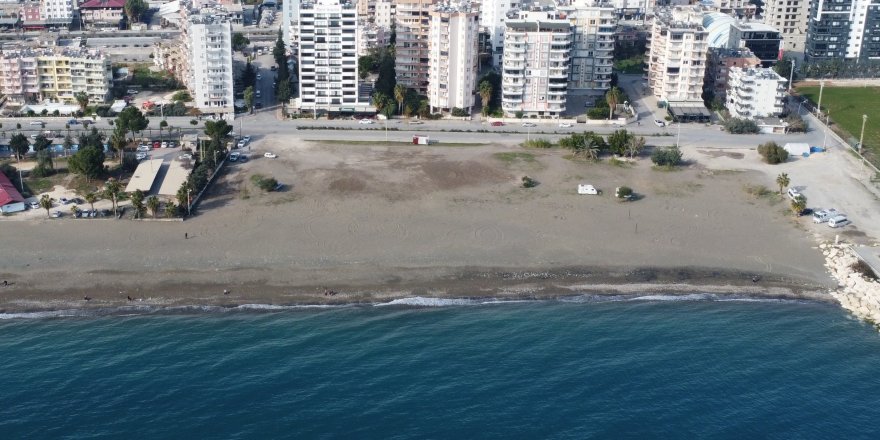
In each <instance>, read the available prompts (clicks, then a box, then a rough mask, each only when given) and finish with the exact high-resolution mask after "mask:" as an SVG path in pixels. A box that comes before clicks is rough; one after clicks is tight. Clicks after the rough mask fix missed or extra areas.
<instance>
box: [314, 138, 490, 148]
mask: <svg viewBox="0 0 880 440" xmlns="http://www.w3.org/2000/svg"><path fill="white" fill-rule="evenodd" d="M305 141H306V142H314V143H319V144H342V145H373V146H380V147H403V146H412V145H413V143H412V142H404V141H387V142H386V141H349V140H340V139H327V140H321V139H305ZM486 145H489V144H488V143H486V142H438V143H435V144H430V146H432V147H483V146H486Z"/></svg>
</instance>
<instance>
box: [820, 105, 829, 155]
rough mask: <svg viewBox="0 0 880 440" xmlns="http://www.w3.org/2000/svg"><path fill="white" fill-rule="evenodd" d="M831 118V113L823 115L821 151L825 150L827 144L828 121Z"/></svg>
mask: <svg viewBox="0 0 880 440" xmlns="http://www.w3.org/2000/svg"><path fill="white" fill-rule="evenodd" d="M829 118H831V112H828V113H826V114H825V135H824V136H823V137H822V149H823V150H827V149H828V148H827V142H828V119H829Z"/></svg>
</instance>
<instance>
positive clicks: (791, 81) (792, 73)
mask: <svg viewBox="0 0 880 440" xmlns="http://www.w3.org/2000/svg"><path fill="white" fill-rule="evenodd" d="M792 83H794V58H792V59H791V73H790V74H789V75H788V93H791V85H792Z"/></svg>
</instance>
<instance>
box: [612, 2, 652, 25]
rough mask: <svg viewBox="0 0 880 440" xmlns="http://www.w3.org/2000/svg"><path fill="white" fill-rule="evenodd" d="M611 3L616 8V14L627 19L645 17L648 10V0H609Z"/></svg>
mask: <svg viewBox="0 0 880 440" xmlns="http://www.w3.org/2000/svg"><path fill="white" fill-rule="evenodd" d="M609 3H610V4H611V7H612V8H614V15H615V16H616V17H617V18H622V19H625V20H633V19H638V18H641V17H644V15H645V14H646V13H647V12H648V2H647V0H609ZM652 8H653V5H652Z"/></svg>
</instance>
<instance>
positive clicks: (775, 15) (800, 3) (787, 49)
mask: <svg viewBox="0 0 880 440" xmlns="http://www.w3.org/2000/svg"><path fill="white" fill-rule="evenodd" d="M828 3H830V2H828ZM763 20H764V23H765V24H769V25H771V26H773V27H774V28H776V29H779V31H780V32H782V44H783V46H782V50H783V52H784V53H785V54H786V55H788V56H791V57H793V58H795V59H798V60H802V59H803V58H804V52H805V51H806V41H807V29H808V27H809V21H810V0H765V1H764V16H763Z"/></svg>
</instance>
